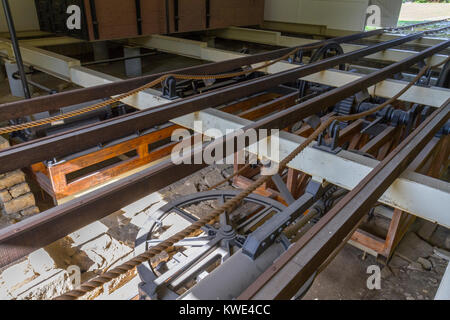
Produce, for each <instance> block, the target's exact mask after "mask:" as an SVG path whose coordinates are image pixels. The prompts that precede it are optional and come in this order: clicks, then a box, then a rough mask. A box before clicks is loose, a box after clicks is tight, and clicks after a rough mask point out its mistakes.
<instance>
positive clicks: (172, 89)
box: [162, 77, 179, 100]
mask: <svg viewBox="0 0 450 320" xmlns="http://www.w3.org/2000/svg"><path fill="white" fill-rule="evenodd" d="M162 97H163V98H165V99H168V100H175V99H178V98H179V97H178V95H177V81H176V80H175V78H174V77H168V78H167V79H166V80H165V81H164V85H163V96H162Z"/></svg>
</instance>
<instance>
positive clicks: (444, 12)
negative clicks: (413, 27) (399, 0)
mask: <svg viewBox="0 0 450 320" xmlns="http://www.w3.org/2000/svg"><path fill="white" fill-rule="evenodd" d="M449 17H450V3H404V4H403V5H402V9H401V11H400V18H399V20H400V21H422V20H439V19H444V18H449Z"/></svg>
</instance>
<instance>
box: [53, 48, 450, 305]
mask: <svg viewBox="0 0 450 320" xmlns="http://www.w3.org/2000/svg"><path fill="white" fill-rule="evenodd" d="M448 60H450V57H449V58H447V59H446V60H445V61H443V62H441V63H440V64H437V65H435V66H431V67H429V66H424V67H423V68H422V69H421V70H420V72H419V73H418V74H417V75H416V77H415V78H414V79H413V80H412V81H411V82H409V83H408V84H407V85H406V86H405V87H404V88H403V89H402V90H400V91H399V92H398V93H397V94H396V95H395V96H393V97H392V98H390V99H389V100H387V101H386V102H384V103H383V104H380V105H379V106H377V107H375V108H373V109H371V110H368V111H365V112H361V113H358V114H354V115H349V116H333V117H330V118H329V119H327V121H325V122H324V123H322V124H321V125H320V126H319V127H318V128H317V129H316V130H315V131H314V132H313V133H312V134H311V135H310V136H309V137H308V138H307V139H306V140H305V141H304V142H303V143H302V144H301V145H299V146H298V147H297V148H296V149H295V150H294V151H293V152H292V153H291V154H289V156H287V157H286V158H285V159H283V160H282V161H281V162H280V167H279V171H278V172H283V171H284V170H285V169H286V167H287V165H288V164H289V163H290V162H291V161H292V160H294V158H296V157H297V156H298V155H299V154H300V153H301V152H302V151H303V150H304V149H305V148H307V147H308V146H309V145H310V144H311V143H312V142H314V141H315V140H316V139H317V137H318V136H319V135H320V134H321V133H322V132H323V131H325V129H326V128H328V126H329V125H330V124H331V123H332V122H333V121H336V120H337V121H352V120H357V119H360V118H363V117H366V116H369V115H372V114H374V113H376V112H378V111H380V110H382V109H383V108H385V107H386V106H388V105H389V104H392V103H394V102H395V101H397V99H398V98H400V97H401V96H402V95H403V94H404V93H405V92H406V91H408V90H409V89H410V88H411V87H412V86H413V85H414V84H415V83H416V82H417V81H418V80H419V79H420V78H421V77H422V76H423V75H424V74H425V73H426V72H427V71H428V70H429V69H431V68H434V67H437V66H439V65H441V64H444V63H446V62H447V61H448ZM270 179H271V176H261V177H260V178H259V179H258V180H256V181H255V182H253V183H252V184H251V185H250V186H249V187H248V188H247V189H245V190H244V191H242V192H241V193H240V194H239V195H237V196H235V197H234V198H232V199H230V200H228V201H227V202H225V203H224V204H223V205H222V206H221V207H219V208H217V209H215V210H213V211H212V212H210V213H209V214H208V215H207V216H206V217H204V218H202V219H200V220H198V221H197V222H195V223H193V224H192V225H190V226H189V227H187V228H186V229H184V230H182V231H180V232H178V233H176V234H175V235H173V236H171V237H170V238H168V239H167V240H165V241H163V242H161V243H159V244H157V245H156V246H154V247H151V248H150V249H149V250H148V251H146V252H144V253H142V254H140V255H138V256H136V257H134V258H133V259H131V260H130V261H128V262H125V263H124V264H122V265H120V266H118V267H115V268H114V269H112V270H110V271H108V272H106V273H104V274H102V275H100V276H98V277H96V278H94V279H92V280H89V281H88V282H86V283H84V284H82V285H81V287H80V288H79V289H75V290H72V291H70V292H67V293H65V294H64V295H62V296H60V297H58V298H56V299H57V300H77V299H79V298H82V297H83V296H85V295H87V294H88V293H89V292H91V291H93V290H95V289H97V288H101V287H103V285H105V284H107V283H109V282H110V281H111V280H113V279H116V278H118V277H120V276H122V275H124V274H126V273H127V272H129V271H131V270H133V269H134V268H135V267H137V266H138V265H140V264H142V263H144V262H146V261H149V260H150V258H152V257H154V256H155V255H158V254H160V253H161V252H163V251H165V250H167V249H168V248H170V247H172V246H173V245H174V244H176V243H177V242H179V241H181V240H183V239H185V238H187V237H189V236H190V235H191V234H193V233H194V232H196V231H198V230H199V229H201V228H202V227H204V226H205V225H207V224H209V223H211V222H212V221H214V220H216V219H217V218H218V217H219V216H220V215H221V214H222V213H224V212H228V213H230V212H232V211H233V210H234V209H236V207H237V206H238V205H239V204H240V203H241V202H242V201H243V200H244V199H245V198H246V197H247V196H249V195H250V194H251V193H253V192H254V191H255V190H256V189H258V188H259V187H260V186H262V185H263V184H264V183H266V182H267V181H269V180H270Z"/></svg>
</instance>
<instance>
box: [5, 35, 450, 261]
mask: <svg viewBox="0 0 450 320" xmlns="http://www.w3.org/2000/svg"><path fill="white" fill-rule="evenodd" d="M449 42H450V41H449ZM448 45H449V43H447V44H439V45H436V46H434V47H432V48H429V49H427V50H425V51H423V52H421V53H418V54H416V55H415V56H413V57H410V58H408V59H407V62H405V65H402V64H401V63H400V64H395V65H393V66H390V67H387V68H389V70H390V71H389V73H385V72H383V73H377V74H374V75H368V76H366V77H365V78H364V80H361V79H360V80H357V81H355V83H356V82H357V84H356V85H355V83H353V85H355V88H354V89H352V91H350V89H345V90H347V93H348V92H353V91H354V92H357V91H358V90H360V89H361V87H364V84H367V83H369V84H370V83H372V82H373V81H381V80H383V78H384V77H387V76H389V74H392V73H393V72H394V73H395V72H396V71H397V70H398V68H403V67H404V68H406V67H408V66H409V65H410V64H413V63H415V62H418V61H421V60H422V59H424V58H426V57H427V56H429V55H432V54H434V53H435V52H437V51H439V50H441V49H442V48H443V47H445V46H448ZM350 87H351V86H350ZM339 90H340V89H339V88H338V89H335V90H334V92H335V93H334V95H333V96H334V99H338V98H340V92H339ZM333 96H329V95H322V99H323V100H322V102H324V104H322V103H321V100H314V102H311V103H314V104H315V108H313V109H312V108H309V106H308V103H306V104H300V105H298V106H295V107H294V108H291V109H290V112H288V113H286V112H278V113H276V116H275V117H269V118H268V119H269V121H268V120H267V119H263V120H260V121H258V122H255V123H254V124H253V125H252V126H250V127H247V128H246V129H250V128H254V129H258V128H264V127H265V126H273V125H276V124H277V121H278V120H277V117H278V118H288V120H284V119H282V120H280V121H281V122H278V123H282V124H293V123H295V122H296V121H298V120H301V118H302V117H304V116H305V115H306V116H308V115H311V114H314V113H317V112H319V111H320V110H322V109H323V108H326V104H327V103H330V102H331V101H332V100H331V99H332V97H333ZM299 106H301V107H299ZM305 110H307V111H305ZM280 128H282V127H280ZM236 138H237V136H236V134H231V135H228V136H226V137H223V138H220V139H217V140H216V141H215V142H214V143H223V144H224V145H225V146H227V145H230V144H228V143H229V141H231V140H234V144H233V145H234V146H237V145H238V144H237V143H236V140H235V139H236ZM223 150H227V151H229V150H228V149H227V148H226V147H224V148H223ZM233 151H234V152H236V151H238V150H233ZM226 156H228V154H227V155H226ZM191 157H192V159H195V154H194V152H193V153H192V154H191ZM190 163H194V162H190ZM203 167H206V165H190V164H182V165H175V164H173V163H172V162H171V161H170V160H167V161H164V162H162V163H160V164H157V165H155V166H154V167H151V168H148V169H145V170H143V171H142V172H140V173H137V174H135V175H132V176H130V177H127V178H125V179H123V180H121V181H118V182H116V183H113V184H111V185H108V186H106V187H103V188H101V189H99V190H96V191H93V192H92V193H89V194H87V195H85V196H83V197H81V198H79V199H76V200H72V201H71V202H68V203H66V204H63V205H61V206H58V207H55V208H52V209H50V210H47V211H45V212H43V213H41V214H39V215H37V216H35V217H32V218H29V219H27V220H25V221H22V222H20V223H18V224H16V225H14V226H11V227H9V228H6V229H3V230H1V231H0V267H1V266H4V265H8V264H9V263H12V262H14V261H16V260H17V259H19V258H21V257H23V256H26V255H27V254H29V253H31V252H33V251H34V250H36V249H39V248H42V247H44V246H46V245H48V244H50V243H52V242H54V241H56V240H58V239H60V238H62V237H64V236H66V235H67V234H70V233H71V232H73V231H76V230H78V229H80V228H81V227H84V226H86V225H88V224H89V223H92V222H95V221H97V220H99V219H101V218H103V217H105V216H107V215H109V214H111V213H112V212H115V211H117V210H120V209H121V208H123V207H124V206H126V205H129V204H130V203H133V202H135V201H137V200H139V199H141V198H142V197H144V196H146V195H148V194H150V193H152V192H156V191H158V190H160V189H161V188H163V187H165V186H167V185H169V184H171V183H173V182H175V181H178V180H179V179H181V178H184V177H186V176H188V175H190V174H192V173H194V172H196V171H198V170H199V169H201V168H203Z"/></svg>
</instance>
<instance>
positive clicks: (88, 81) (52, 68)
mask: <svg viewBox="0 0 450 320" xmlns="http://www.w3.org/2000/svg"><path fill="white" fill-rule="evenodd" d="M0 45H2V46H3V48H4V50H3V51H4V52H6V54H8V56H10V58H12V59H13V58H14V56H13V53H12V50H8V49H9V47H10V46H11V43H10V41H9V40H7V39H0ZM20 49H21V52H22V58H23V61H24V63H25V64H26V65H29V66H33V67H34V68H36V69H37V70H39V71H42V72H45V73H48V74H51V75H53V76H55V77H57V78H60V79H62V80H64V81H69V82H72V83H74V84H76V85H79V86H81V87H84V88H87V87H92V86H96V85H101V84H107V83H111V82H116V81H121V80H122V79H120V78H117V77H114V76H110V75H108V74H104V73H101V72H98V71H94V70H91V69H88V68H85V67H82V66H81V62H80V61H79V60H77V59H73V58H69V57H65V56H62V55H59V54H56V53H53V52H50V51H47V50H43V49H40V48H35V47H31V46H29V45H23V44H21V45H20ZM1 50H2V47H0V51H1ZM122 102H123V103H126V104H128V105H130V106H132V107H134V108H136V109H139V110H144V109H148V108H152V107H156V106H160V105H163V104H166V103H169V102H171V101H170V100H167V99H164V98H162V97H161V93H160V92H159V91H157V90H153V89H148V90H145V91H143V92H140V93H139V94H137V95H134V96H131V97H129V98H126V99H123V100H122Z"/></svg>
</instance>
